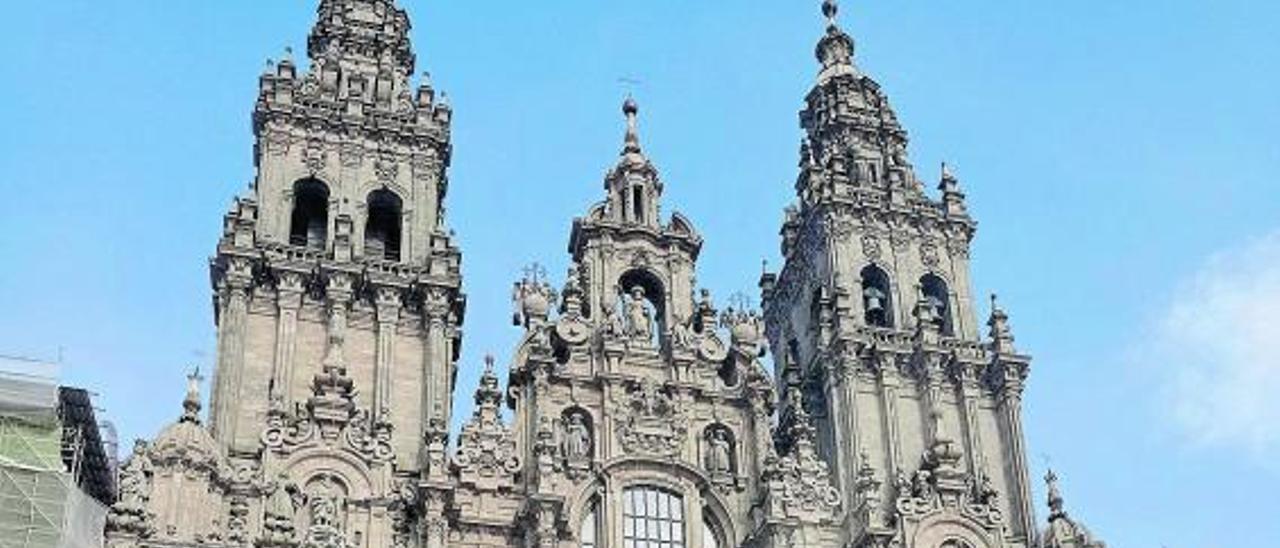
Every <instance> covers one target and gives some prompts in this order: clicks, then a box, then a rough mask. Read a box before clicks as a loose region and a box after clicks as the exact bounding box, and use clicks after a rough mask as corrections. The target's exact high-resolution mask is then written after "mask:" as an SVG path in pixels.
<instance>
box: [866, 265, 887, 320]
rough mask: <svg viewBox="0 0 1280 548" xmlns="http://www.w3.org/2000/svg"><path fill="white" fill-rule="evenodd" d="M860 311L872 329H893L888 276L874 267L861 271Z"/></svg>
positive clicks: (870, 266) (869, 266)
mask: <svg viewBox="0 0 1280 548" xmlns="http://www.w3.org/2000/svg"><path fill="white" fill-rule="evenodd" d="M862 310H863V316H864V320H865V321H866V323H867V325H869V326H872V327H885V328H892V327H893V300H892V292H891V290H890V285H889V275H888V274H887V273H885V271H884V270H883V269H881V268H880V267H878V266H876V265H868V266H867V267H866V268H864V269H862Z"/></svg>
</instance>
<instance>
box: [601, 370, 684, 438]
mask: <svg viewBox="0 0 1280 548" xmlns="http://www.w3.org/2000/svg"><path fill="white" fill-rule="evenodd" d="M620 404H621V407H622V409H621V416H620V417H619V425H618V442H619V444H620V445H621V446H622V450H623V451H624V452H626V453H630V454H644V455H650V456H659V457H676V456H678V455H679V454H680V451H681V449H683V447H684V442H685V437H686V433H687V432H688V418H687V417H686V416H685V414H684V411H683V410H682V409H681V408H680V407H679V406H678V405H676V402H675V401H674V398H673V397H672V396H671V394H669V393H668V392H667V391H666V390H664V389H662V388H660V387H658V386H657V385H655V384H653V382H652V381H649V380H647V379H646V380H645V381H643V382H642V383H640V384H639V385H638V386H632V387H631V388H629V389H628V390H627V392H626V394H625V395H623V396H622V401H621V402H620Z"/></svg>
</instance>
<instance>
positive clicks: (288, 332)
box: [272, 271, 305, 401]
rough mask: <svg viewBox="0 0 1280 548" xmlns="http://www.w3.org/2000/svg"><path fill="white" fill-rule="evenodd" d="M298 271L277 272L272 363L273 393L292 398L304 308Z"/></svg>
mask: <svg viewBox="0 0 1280 548" xmlns="http://www.w3.org/2000/svg"><path fill="white" fill-rule="evenodd" d="M304 280H305V276H304V275H303V274H301V273H299V272H292V271H280V272H278V273H277V274H276V309H277V313H278V316H277V318H276V352H275V362H274V364H273V368H274V373H273V375H272V395H280V396H281V397H283V398H284V400H285V401H292V399H293V397H294V395H293V354H294V348H295V347H296V345H297V340H296V339H297V334H298V309H299V308H301V307H302V293H303V281H304Z"/></svg>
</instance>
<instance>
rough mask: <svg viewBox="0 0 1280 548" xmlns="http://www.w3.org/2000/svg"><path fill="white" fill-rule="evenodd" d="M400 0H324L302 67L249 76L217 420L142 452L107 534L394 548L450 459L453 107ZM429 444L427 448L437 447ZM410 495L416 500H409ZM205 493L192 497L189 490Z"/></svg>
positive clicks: (282, 66)
mask: <svg viewBox="0 0 1280 548" xmlns="http://www.w3.org/2000/svg"><path fill="white" fill-rule="evenodd" d="M409 29H410V24H409V18H408V15H407V14H406V12H405V11H404V10H403V9H401V8H399V7H397V6H396V5H395V3H394V1H393V0H321V2H320V5H319V9H318V20H317V22H316V24H315V26H314V28H313V29H312V31H311V35H310V36H309V38H308V40H307V56H308V57H309V63H308V66H307V67H306V68H305V69H303V68H301V67H299V66H298V65H296V64H295V62H294V61H293V59H292V58H291V55H288V54H286V56H285V58H284V59H282V60H281V61H280V62H279V63H274V64H269V66H268V68H267V70H266V72H265V73H263V74H262V76H261V78H260V80H259V95H258V100H257V104H256V106H255V108H254V112H253V130H254V135H255V137H256V141H257V143H256V146H255V147H254V161H255V166H256V168H257V175H256V178H255V180H254V181H253V184H252V185H251V187H250V190H249V192H248V193H247V194H246V195H245V196H243V197H241V198H238V199H237V200H236V201H235V203H234V204H233V207H232V209H231V211H230V213H228V214H227V215H226V217H225V221H224V229H223V235H222V238H221V240H220V241H219V242H218V247H217V254H216V256H215V257H214V258H213V259H212V261H211V268H210V270H211V278H212V282H213V288H214V311H215V315H214V317H215V323H216V326H217V364H216V369H215V371H214V375H213V380H212V390H213V394H212V401H211V405H210V409H209V420H208V424H204V423H203V422H202V420H201V417H200V413H199V411H200V408H201V403H200V398H199V392H198V389H197V388H196V387H195V386H196V385H195V384H194V382H193V388H192V390H191V391H190V393H189V394H188V396H187V398H186V400H185V404H184V409H185V410H184V412H183V414H182V416H181V420H180V421H179V422H178V423H177V424H176V425H174V426H173V427H171V428H170V429H168V430H166V431H165V432H164V433H163V434H161V436H160V437H159V438H157V439H156V440H155V441H154V442H153V443H150V444H145V443H142V444H140V445H139V446H138V448H137V449H136V450H135V454H134V457H133V459H131V463H130V467H131V468H126V473H125V477H126V478H127V480H128V483H129V485H130V486H131V487H130V489H127V490H126V492H125V493H124V497H123V499H124V500H122V503H121V505H118V507H117V508H116V509H114V510H113V515H112V520H111V524H110V525H109V539H110V544H111V545H113V546H139V545H143V546H149V545H165V546H171V545H193V544H204V545H220V544H225V545H228V546H240V545H245V544H255V545H257V546H261V547H289V546H297V545H299V544H300V543H305V544H306V545H307V546H359V547H363V546H379V547H381V546H391V545H393V543H396V545H401V544H402V542H401V540H402V539H404V538H407V537H409V536H411V535H412V533H413V531H412V530H411V528H410V520H411V518H412V511H411V510H412V509H411V508H410V506H409V503H408V502H406V500H405V497H407V496H411V495H412V493H413V492H414V490H413V489H409V488H404V489H402V488H401V487H399V486H401V485H407V486H411V487H412V486H416V480H415V479H414V478H416V477H418V476H419V475H420V472H421V471H422V470H423V469H424V468H426V467H427V466H428V463H430V462H432V461H433V460H434V461H437V462H443V460H444V446H443V442H442V441H438V440H443V437H444V436H445V434H446V433H447V425H448V424H449V421H450V413H451V408H452V392H453V383H454V376H455V362H456V356H457V354H458V352H459V341H460V330H459V326H460V324H461V322H462V319H463V312H464V308H465V307H464V303H465V301H464V298H463V295H462V293H461V290H460V287H461V273H460V259H461V254H460V252H459V251H458V249H457V247H456V246H455V245H454V244H453V241H452V237H451V235H450V232H449V231H448V230H447V229H446V227H445V223H444V205H443V202H444V197H445V194H446V191H447V188H448V179H447V176H446V168H447V167H448V165H449V160H450V154H451V149H450V122H451V118H452V112H451V109H450V107H449V105H448V104H447V103H446V102H445V100H444V97H443V96H437V94H436V93H435V91H434V90H433V89H432V87H431V84H430V83H428V82H427V81H426V79H425V77H424V78H423V80H422V81H421V83H420V84H419V85H418V87H417V88H416V89H415V88H413V87H412V84H411V79H412V76H413V74H414V69H415V64H416V59H415V56H414V53H413V50H412V48H411V47H410V43H409ZM433 442H434V443H433ZM403 493H408V494H407V495H403V496H402V494H403ZM197 501H198V502H197Z"/></svg>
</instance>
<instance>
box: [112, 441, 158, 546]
mask: <svg viewBox="0 0 1280 548" xmlns="http://www.w3.org/2000/svg"><path fill="white" fill-rule="evenodd" d="M147 452H148V446H147V442H145V441H143V440H137V442H135V443H134V446H133V455H132V456H130V457H129V460H128V461H126V462H125V464H124V468H122V469H121V470H120V500H119V501H117V502H116V503H115V504H114V505H113V506H112V507H111V509H110V512H109V513H108V514H107V531H109V532H113V533H119V534H123V535H130V536H134V537H138V538H147V537H150V536H151V535H152V534H153V533H154V532H155V526H154V525H153V524H152V513H151V512H150V510H149V509H148V503H149V502H150V500H151V477H152V473H153V472H154V470H153V468H152V464H151V458H150V457H148V456H147Z"/></svg>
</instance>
